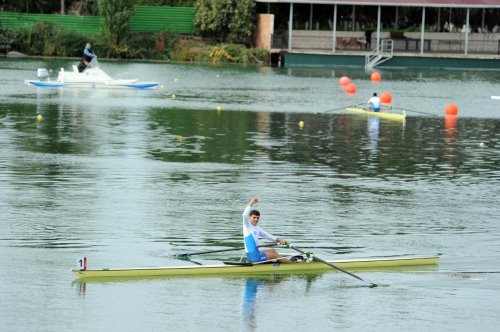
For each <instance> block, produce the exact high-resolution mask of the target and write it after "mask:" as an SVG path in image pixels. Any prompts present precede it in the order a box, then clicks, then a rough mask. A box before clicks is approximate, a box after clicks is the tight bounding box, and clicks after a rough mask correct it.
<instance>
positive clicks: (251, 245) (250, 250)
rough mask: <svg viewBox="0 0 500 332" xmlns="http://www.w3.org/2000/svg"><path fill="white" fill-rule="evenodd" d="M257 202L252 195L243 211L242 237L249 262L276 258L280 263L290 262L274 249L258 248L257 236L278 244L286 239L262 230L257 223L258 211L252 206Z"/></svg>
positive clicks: (283, 242)
mask: <svg viewBox="0 0 500 332" xmlns="http://www.w3.org/2000/svg"><path fill="white" fill-rule="evenodd" d="M258 202H259V199H258V198H257V197H252V199H251V200H250V202H249V203H248V205H247V206H246V207H245V210H244V211H243V237H244V241H245V252H246V254H247V260H248V261H249V262H252V263H255V262H263V261H269V260H278V261H279V262H280V263H292V261H290V260H289V259H288V258H286V257H283V256H281V255H280V254H279V253H278V252H277V251H276V250H274V249H265V250H259V238H260V237H263V238H266V239H268V240H269V241H272V242H276V243H278V244H287V243H288V241H286V240H283V239H278V238H277V237H276V236H274V235H271V234H269V233H267V232H265V231H264V230H262V229H261V228H260V227H259V226H257V223H258V222H259V220H260V212H259V211H257V210H255V209H253V208H252V207H253V206H254V205H255V204H257V203H258Z"/></svg>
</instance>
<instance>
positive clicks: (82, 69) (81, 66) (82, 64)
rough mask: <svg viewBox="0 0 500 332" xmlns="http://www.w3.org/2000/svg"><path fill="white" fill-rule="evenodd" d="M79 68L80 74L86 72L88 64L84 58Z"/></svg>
mask: <svg viewBox="0 0 500 332" xmlns="http://www.w3.org/2000/svg"><path fill="white" fill-rule="evenodd" d="M77 68H78V72H79V73H81V72H82V71H84V70H85V68H87V64H86V63H85V58H82V60H81V61H80V63H79V64H78V66H77Z"/></svg>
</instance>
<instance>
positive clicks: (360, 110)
mask: <svg viewBox="0 0 500 332" xmlns="http://www.w3.org/2000/svg"><path fill="white" fill-rule="evenodd" d="M347 110H348V111H349V112H356V113H361V114H366V115H373V116H378V117H380V118H384V119H390V120H398V121H404V120H405V119H406V114H405V112H404V111H403V114H399V113H389V112H384V111H379V112H373V111H370V110H367V109H364V108H359V107H347Z"/></svg>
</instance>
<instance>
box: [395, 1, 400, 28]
mask: <svg viewBox="0 0 500 332" xmlns="http://www.w3.org/2000/svg"><path fill="white" fill-rule="evenodd" d="M398 20H399V7H398V6H396V19H395V21H394V30H397V29H398V25H399V24H398Z"/></svg>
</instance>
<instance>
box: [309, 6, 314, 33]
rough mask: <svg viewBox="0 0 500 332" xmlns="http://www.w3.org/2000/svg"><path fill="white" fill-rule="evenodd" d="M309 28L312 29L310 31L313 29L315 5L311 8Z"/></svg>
mask: <svg viewBox="0 0 500 332" xmlns="http://www.w3.org/2000/svg"><path fill="white" fill-rule="evenodd" d="M309 26H310V27H311V28H310V29H309V30H312V29H313V4H311V8H310V10H309Z"/></svg>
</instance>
